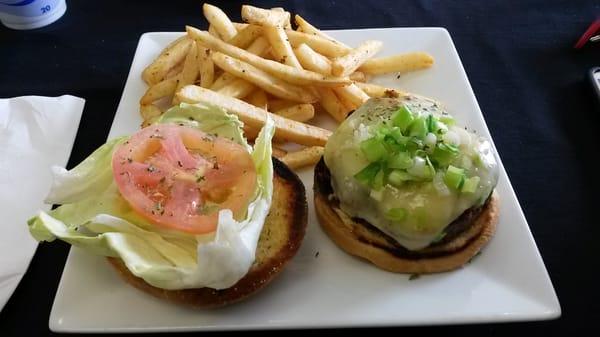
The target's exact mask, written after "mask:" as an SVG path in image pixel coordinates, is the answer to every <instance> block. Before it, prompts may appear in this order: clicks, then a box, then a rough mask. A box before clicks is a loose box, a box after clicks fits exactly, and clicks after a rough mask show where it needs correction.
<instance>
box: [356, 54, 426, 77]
mask: <svg viewBox="0 0 600 337" xmlns="http://www.w3.org/2000/svg"><path fill="white" fill-rule="evenodd" d="M433 62H434V60H433V57H432V56H431V55H429V54H427V53H423V52H413V53H405V54H398V55H393V56H387V57H381V58H373V59H370V60H367V61H365V63H363V65H362V66H360V68H358V70H360V71H362V72H365V73H367V74H372V75H379V74H387V73H394V72H398V73H406V72H409V71H414V70H420V69H426V68H429V67H431V66H432V65H433Z"/></svg>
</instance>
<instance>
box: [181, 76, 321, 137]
mask: <svg viewBox="0 0 600 337" xmlns="http://www.w3.org/2000/svg"><path fill="white" fill-rule="evenodd" d="M177 96H178V97H179V99H180V100H181V101H182V102H187V103H199V102H200V103H205V104H211V105H216V106H219V107H221V108H223V109H225V110H227V111H229V112H232V113H235V114H236V115H238V117H239V118H240V120H241V121H242V122H244V124H247V125H248V126H250V127H253V128H256V129H259V128H261V127H262V126H263V125H264V123H265V120H266V119H267V116H268V117H271V118H272V119H273V122H274V124H275V129H276V130H275V136H274V137H275V139H276V140H280V141H292V142H295V143H298V144H302V145H321V146H322V145H325V143H326V142H327V139H328V138H329V136H330V135H331V131H329V130H325V129H322V128H319V127H316V126H312V125H308V124H304V123H300V122H296V121H293V120H290V119H287V118H284V117H281V116H278V115H275V114H272V113H270V112H268V111H266V110H263V109H260V108H257V107H255V106H253V105H251V104H248V103H246V102H244V101H242V100H239V99H236V98H233V97H228V96H224V95H221V94H219V93H217V92H214V91H212V90H209V89H204V88H202V87H198V86H195V85H188V86H185V87H183V88H182V89H181V90H180V91H179V92H178V93H177Z"/></svg>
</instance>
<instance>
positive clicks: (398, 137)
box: [389, 127, 410, 144]
mask: <svg viewBox="0 0 600 337" xmlns="http://www.w3.org/2000/svg"><path fill="white" fill-rule="evenodd" d="M389 136H390V137H392V138H393V139H394V140H395V141H396V142H397V143H398V144H406V142H408V140H409V139H410V138H408V137H406V136H404V135H402V130H401V129H400V128H399V127H394V128H393V129H392V130H391V131H390V133H389Z"/></svg>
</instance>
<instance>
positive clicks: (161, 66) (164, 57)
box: [142, 38, 192, 85]
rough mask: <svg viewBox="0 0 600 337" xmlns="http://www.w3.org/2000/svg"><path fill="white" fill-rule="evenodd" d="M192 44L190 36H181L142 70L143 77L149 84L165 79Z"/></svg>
mask: <svg viewBox="0 0 600 337" xmlns="http://www.w3.org/2000/svg"><path fill="white" fill-rule="evenodd" d="M191 45H192V40H191V39H189V38H180V39H178V40H176V41H175V43H174V44H173V45H172V46H170V47H167V49H165V50H164V51H163V52H162V53H161V54H160V55H159V56H158V57H157V58H156V60H154V62H152V63H151V64H150V65H149V66H147V67H146V69H144V71H143V72H142V79H143V80H144V81H145V82H146V83H148V85H155V84H157V83H158V82H160V81H162V80H163V79H165V75H166V74H167V73H168V72H169V70H170V69H171V68H173V67H174V66H176V65H177V64H179V63H180V62H181V61H183V59H184V58H185V56H186V55H187V52H188V50H189V48H190V46H191Z"/></svg>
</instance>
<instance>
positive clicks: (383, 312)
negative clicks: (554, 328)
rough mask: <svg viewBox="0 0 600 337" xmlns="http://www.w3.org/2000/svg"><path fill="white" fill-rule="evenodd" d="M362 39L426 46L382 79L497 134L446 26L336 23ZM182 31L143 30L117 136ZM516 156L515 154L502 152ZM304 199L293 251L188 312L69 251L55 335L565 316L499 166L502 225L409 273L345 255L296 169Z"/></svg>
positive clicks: (397, 46) (396, 47) (351, 40)
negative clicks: (209, 304) (415, 61)
mask: <svg viewBox="0 0 600 337" xmlns="http://www.w3.org/2000/svg"><path fill="white" fill-rule="evenodd" d="M330 33H331V34H332V35H333V36H334V37H336V38H338V39H339V40H341V41H343V42H345V43H347V44H349V45H351V46H356V45H358V44H359V43H360V42H361V41H363V40H366V39H378V40H381V41H383V42H384V50H383V51H382V53H381V55H389V54H394V53H400V52H405V51H416V50H422V51H426V52H428V53H430V54H432V55H433V56H434V58H435V65H434V66H433V67H432V68H431V69H429V70H426V71H419V72H415V73H411V74H406V75H403V76H402V77H401V78H399V79H397V78H396V77H395V76H388V77H382V78H379V79H375V81H376V82H380V83H382V84H385V85H387V86H391V87H398V88H402V89H403V90H407V91H411V92H415V93H418V94H421V95H425V96H430V97H432V98H436V99H438V100H440V101H441V102H443V103H444V104H445V105H446V107H447V109H448V110H449V111H450V112H451V113H453V114H454V115H455V116H457V117H458V118H459V119H460V120H462V122H463V123H464V124H465V125H468V126H469V127H471V128H474V129H475V130H476V131H477V132H478V133H480V134H482V135H484V136H487V137H490V135H489V132H488V129H487V126H486V124H485V121H484V119H483V115H482V113H481V111H480V110H479V106H478V104H477V101H476V100H475V96H474V94H473V91H472V90H471V86H470V85H469V81H468V79H467V77H466V74H465V71H464V69H463V67H462V64H461V62H460V59H459V56H458V54H457V52H456V49H455V48H454V44H453V43H452V40H451V38H450V35H449V34H448V32H447V31H446V30H445V29H442V28H388V29H361V30H342V31H331V32H330ZM179 35H180V33H147V34H144V35H142V37H141V38H140V41H139V45H138V48H137V51H136V54H135V58H134V59H133V64H132V66H131V71H130V73H129V77H128V79H127V84H126V85H125V91H124V92H123V97H122V98H121V103H120V104H119V108H118V110H117V113H116V116H115V120H114V122H113V125H112V129H111V131H110V137H115V136H119V135H125V134H130V133H132V132H134V131H136V130H137V129H138V128H139V125H140V122H141V120H140V116H139V112H138V100H139V98H140V97H141V96H142V95H143V93H144V91H145V89H146V85H145V84H144V82H143V81H142V79H141V76H140V75H141V73H142V70H143V69H144V67H145V66H146V65H148V64H149V63H150V62H151V61H152V60H153V59H154V57H156V55H158V53H159V52H160V51H161V50H162V48H163V47H164V46H166V44H167V43H168V42H170V41H172V40H174V39H175V38H176V37H177V36H179ZM507 155H510V154H507ZM300 176H301V178H302V180H303V182H304V184H305V186H306V191H307V198H308V204H309V218H308V222H309V223H308V229H307V233H306V237H305V239H304V243H303V245H302V247H301V249H300V251H299V252H298V255H296V257H295V258H294V259H293V261H292V262H291V263H290V264H289V265H288V266H287V268H286V269H285V270H284V272H283V273H281V274H280V276H279V278H278V279H276V280H275V281H274V282H273V283H272V284H271V285H269V286H268V287H266V289H264V290H263V291H262V292H260V293H259V294H257V295H256V296H254V297H252V298H250V299H248V300H246V301H244V302H242V303H239V304H236V305H233V306H230V307H226V308H223V309H218V310H192V309H188V308H183V307H179V306H176V305H173V304H170V303H166V302H164V301H162V300H158V299H155V298H153V297H151V296H149V295H147V294H145V293H142V292H140V291H138V290H136V289H134V288H132V287H131V286H129V285H127V284H126V283H125V282H123V281H122V280H121V279H120V278H119V276H118V275H117V274H116V273H115V272H114V271H113V270H112V269H111V267H110V266H109V265H108V263H107V262H106V261H105V259H104V258H102V257H98V256H92V255H89V254H86V253H85V252H82V251H80V250H79V249H76V248H72V249H71V252H70V254H69V258H68V260H67V263H66V266H65V269H64V272H63V275H62V279H61V282H60V286H59V288H58V292H57V295H56V299H55V301H54V306H53V308H52V313H51V315H50V329H51V330H53V331H60V332H117V331H119V332H134V331H136V332H138V331H139V332H152V331H190V330H239V329H273V328H326V327H358V326H398V325H426V324H427V325H429V324H455V323H474V322H480V323H483V322H501V321H523V320H542V319H551V318H556V317H558V316H559V315H560V306H559V303H558V299H557V297H556V294H555V292H554V289H553V287H552V283H551V282H550V278H549V277H548V274H547V272H546V269H545V267H544V263H543V262H542V259H541V257H540V254H539V252H538V250H537V247H536V245H535V242H534V240H533V237H532V235H531V232H530V231H529V227H528V225H527V222H526V220H525V217H524V216H523V212H522V211H521V207H520V206H519V203H518V201H517V198H516V196H515V193H514V191H513V189H512V187H511V185H510V182H509V180H508V177H507V175H506V172H505V170H504V167H503V166H502V164H501V171H500V180H499V182H498V187H497V191H498V193H499V195H500V199H501V213H500V223H499V224H498V231H497V234H496V235H495V237H494V238H493V239H492V241H491V242H490V243H489V245H488V246H487V247H486V248H485V250H484V251H483V253H482V254H481V255H480V256H479V257H477V258H476V259H474V261H473V262H472V263H470V264H468V265H467V266H465V267H464V268H462V269H459V270H456V271H454V272H449V273H443V274H437V275H427V276H422V277H420V278H418V279H416V280H412V281H410V280H409V277H408V275H402V274H393V273H389V272H385V271H383V270H380V269H377V268H375V267H373V266H371V265H370V264H368V263H365V262H363V261H361V260H359V259H356V258H354V257H351V256H350V255H348V254H346V253H344V252H342V251H341V250H340V249H339V248H338V247H337V246H335V245H334V244H333V242H332V241H331V240H330V239H329V238H328V237H327V236H326V235H325V234H324V233H323V232H322V230H321V228H320V227H319V225H318V223H317V220H316V218H315V214H314V210H313V207H312V186H313V180H312V169H309V170H305V171H304V172H301V174H300Z"/></svg>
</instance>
